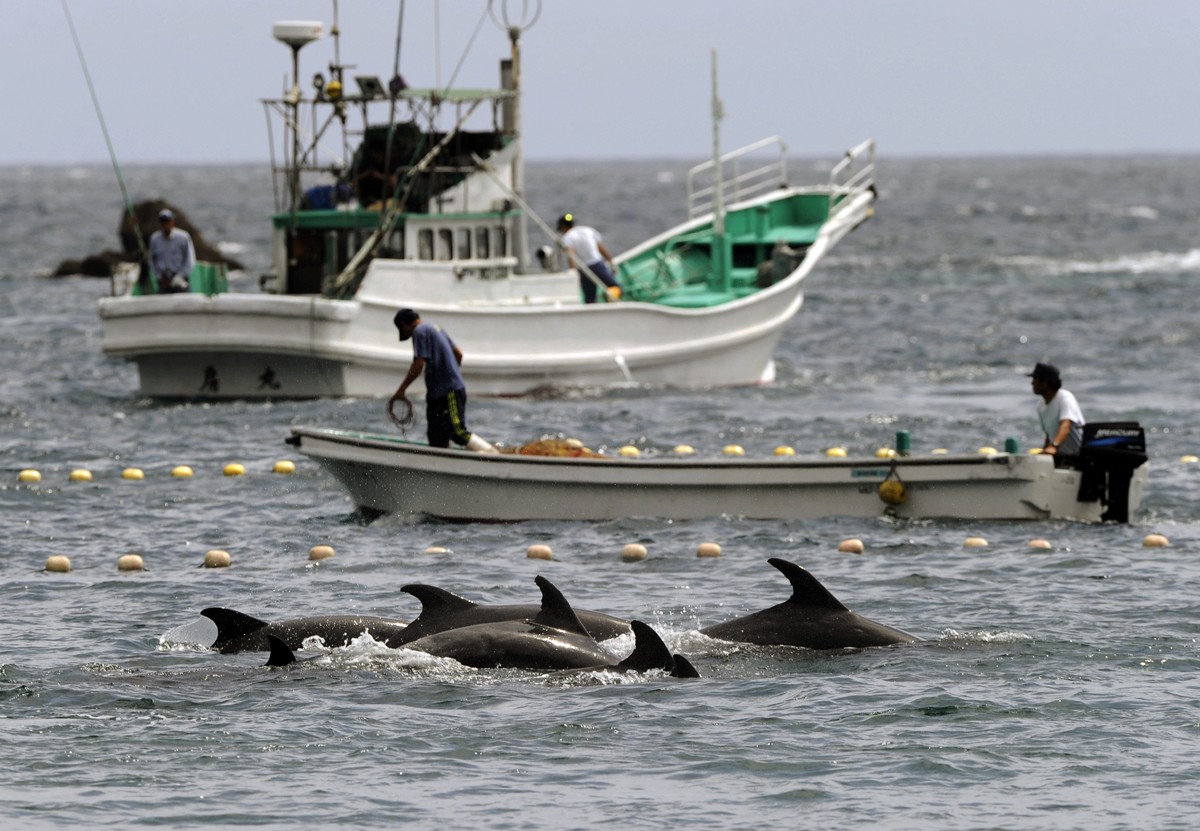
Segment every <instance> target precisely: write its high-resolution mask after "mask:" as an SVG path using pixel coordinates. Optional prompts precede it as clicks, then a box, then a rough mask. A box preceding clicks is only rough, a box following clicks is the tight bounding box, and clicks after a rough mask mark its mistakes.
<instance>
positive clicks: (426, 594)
mask: <svg viewBox="0 0 1200 831" xmlns="http://www.w3.org/2000/svg"><path fill="white" fill-rule="evenodd" d="M400 591H402V592H407V593H408V594H411V595H412V596H413V597H415V598H416V599H417V600H419V601H421V614H419V615H417V619H416V620H414V621H413V622H412V623H410V624H409V625H408V629H407V630H405V633H404V636H403V637H402V638H401V639H400V642H399V643H397V644H395V646H400V645H402V644H406V643H411V642H412V641H415V640H416V639H417V638H423V637H425V636H426V635H432V634H435V633H437V632H443V631H445V630H446V629H455V628H457V627H459V626H464V625H470V623H476V622H477V621H474V620H471V621H467V620H465V618H466V617H468V616H470V615H471V613H472V612H474V611H475V610H476V609H478V608H479V604H478V603H474V602H472V601H470V600H467V598H465V597H462V596H460V595H457V594H455V593H454V592H448V591H446V590H445V589H439V588H438V587H437V586H428V585H425V584H424V583H409V584H408V585H406V586H401V587H400Z"/></svg>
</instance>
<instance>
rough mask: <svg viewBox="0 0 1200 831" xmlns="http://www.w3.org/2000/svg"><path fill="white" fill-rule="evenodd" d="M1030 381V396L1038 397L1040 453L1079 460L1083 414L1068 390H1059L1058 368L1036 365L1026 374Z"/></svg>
mask: <svg viewBox="0 0 1200 831" xmlns="http://www.w3.org/2000/svg"><path fill="white" fill-rule="evenodd" d="M1029 377H1030V378H1032V379H1033V394H1034V395H1037V396H1041V399H1042V400H1041V401H1039V402H1038V405H1037V413H1038V420H1040V421H1041V423H1042V432H1044V433H1045V434H1046V443H1045V444H1044V445H1042V452H1043V453H1048V454H1050V455H1051V456H1078V455H1079V450H1080V448H1081V447H1082V445H1083V425H1084V420H1083V410H1081V409H1079V402H1078V401H1076V400H1075V396H1074V395H1072V394H1071V392H1070V391H1069V390H1064V389H1063V388H1062V377H1061V376H1060V375H1059V373H1058V367H1056V366H1054V365H1053V364H1043V363H1039V364H1037V365H1036V366H1034V368H1033V372H1031V373H1029Z"/></svg>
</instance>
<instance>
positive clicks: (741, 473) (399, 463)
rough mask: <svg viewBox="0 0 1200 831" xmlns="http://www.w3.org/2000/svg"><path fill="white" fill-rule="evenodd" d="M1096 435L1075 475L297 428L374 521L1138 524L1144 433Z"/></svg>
mask: <svg viewBox="0 0 1200 831" xmlns="http://www.w3.org/2000/svg"><path fill="white" fill-rule="evenodd" d="M1089 430H1090V433H1089V437H1090V438H1091V439H1092V441H1093V444H1092V446H1091V448H1090V449H1089V450H1087V451H1085V455H1084V456H1081V457H1080V459H1079V463H1078V464H1077V465H1076V466H1074V467H1056V466H1055V463H1054V459H1053V458H1052V457H1050V456H1046V455H1030V454H1020V453H1016V452H996V453H987V454H974V455H928V456H919V457H918V456H904V455H896V456H892V457H890V458H824V457H822V458H816V459H809V458H800V457H797V456H777V457H772V458H769V459H748V458H746V457H722V458H718V459H700V458H694V457H674V456H670V455H667V456H658V457H646V456H642V457H638V458H625V457H619V456H618V457H603V456H601V457H596V456H589V457H569V456H567V457H561V456H543V455H525V454H523V453H500V454H484V453H474V452H471V451H467V450H458V449H440V448H432V447H429V446H428V445H423V444H417V443H414V442H410V441H405V440H403V439H400V438H394V437H391V436H383V435H374V434H369V433H360V432H354V431H349V430H333V429H326V428H314V427H294V428H292V435H291V437H290V438H289V439H288V441H289V443H291V444H293V445H295V446H296V447H297V448H298V449H299V451H300V452H301V453H303V454H304V455H306V456H309V457H311V458H313V459H315V460H316V461H317V462H319V463H320V464H321V466H322V467H324V468H325V469H326V470H327V471H329V472H330V473H332V474H333V476H334V478H336V479H337V480H338V481H339V482H340V483H341V484H342V485H343V486H344V487H345V489H346V490H347V491H348V492H349V494H350V497H351V500H352V501H353V503H354V505H355V506H356V508H357V509H358V510H359V511H360V512H361V513H362V514H363V515H365V516H367V517H371V516H378V515H380V514H385V513H392V514H404V515H424V516H428V517H436V518H440V519H448V520H458V521H493V522H496V521H499V522H503V521H518V520H532V519H552V520H554V519H557V520H567V519H571V520H607V519H617V518H621V517H632V516H653V517H662V518H667V519H697V518H701V517H713V516H723V515H724V516H740V517H747V518H752V519H818V518H822V517H831V516H851V517H880V516H894V517H901V518H929V519H933V518H954V519H979V520H984V519H1043V520H1044V519H1070V520H1079V521H1083V522H1098V521H1101V520H1105V519H1108V520H1113V521H1120V522H1124V521H1128V518H1129V516H1130V514H1132V513H1134V512H1136V511H1137V509H1138V508H1139V506H1140V505H1141V500H1142V492H1143V489H1144V487H1145V484H1146V479H1147V475H1148V471H1149V464H1148V462H1147V458H1146V455H1145V452H1144V449H1145V444H1144V441H1145V440H1144V436H1143V434H1142V430H1141V428H1140V427H1138V426H1137V425H1136V424H1129V423H1124V422H1120V423H1114V424H1101V425H1089ZM1114 443H1116V444H1118V445H1119V447H1117V448H1113V447H1111V445H1112V444H1114Z"/></svg>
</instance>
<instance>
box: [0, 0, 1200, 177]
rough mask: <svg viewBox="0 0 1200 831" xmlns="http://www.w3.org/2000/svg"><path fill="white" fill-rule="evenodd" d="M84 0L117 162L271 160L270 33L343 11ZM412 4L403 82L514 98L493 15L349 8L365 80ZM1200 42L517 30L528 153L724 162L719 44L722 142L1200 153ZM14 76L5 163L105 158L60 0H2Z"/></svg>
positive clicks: (1059, 27) (1168, 27)
mask: <svg viewBox="0 0 1200 831" xmlns="http://www.w3.org/2000/svg"><path fill="white" fill-rule="evenodd" d="M66 2H67V8H68V9H69V11H70V14H71V17H72V18H73V20H74V23H75V28H76V31H77V33H78V36H79V39H80V42H81V46H82V51H83V55H84V58H85V60H86V64H87V68H88V70H89V72H90V75H91V78H92V81H93V83H94V86H95V90H96V96H97V98H98V100H99V108H100V111H101V112H102V114H103V118H104V121H105V123H106V124H107V127H108V131H109V133H110V135H111V138H112V144H113V149H114V152H115V154H116V156H117V159H118V161H119V162H120V163H121V164H131V163H185V164H186V163H207V162H222V163H224V162H266V161H267V159H268V136H267V128H266V119H265V116H264V114H263V110H262V105H261V104H260V99H262V98H266V97H276V96H278V95H279V94H280V93H281V91H282V90H283V88H284V86H285V83H286V82H287V81H288V79H289V77H290V74H291V54H290V51H289V50H288V48H287V47H285V46H283V45H282V44H280V43H278V42H276V41H274V40H273V39H272V37H271V25H272V23H274V22H276V21H280V20H318V21H322V22H324V23H325V25H326V31H327V32H328V30H329V26H330V24H331V23H332V20H333V8H334V5H335V4H334V2H333V0H66ZM401 5H403V8H404V28H403V34H402V36H401V40H400V44H401V50H400V51H401V56H400V71H401V74H402V75H403V76H404V77H405V79H406V80H407V81H408V83H409V84H411V85H412V86H427V85H429V86H432V85H436V84H442V85H444V84H446V83H447V82H449V81H450V79H451V78H452V77H453V78H455V79H456V81H457V83H458V84H459V85H464V86H488V87H490V86H495V85H496V83H497V81H496V78H497V75H498V69H497V63H498V61H499V59H500V58H501V57H504V56H506V55H507V53H508V48H509V47H508V39H507V36H506V35H505V34H504V32H502V31H501V29H500V28H499V27H498V26H497V25H496V24H495V23H494V22H493V21H492V20H491V19H490V18H489V17H488V16H487V3H486V1H485V0H405V2H403V4H401V3H400V2H398V0H396V1H394V2H384V0H340V2H339V3H337V8H338V12H339V21H338V22H339V27H340V30H341V33H342V35H341V39H340V52H341V59H342V62H343V63H346V64H355V65H356V68H355V69H352V70H350V71H349V73H348V74H349V75H350V76H353V75H354V74H367V75H377V76H379V77H381V78H383V79H384V80H385V81H386V79H387V78H388V77H390V76H391V74H392V65H393V60H394V54H395V45H396V33H397V19H398V13H399V9H400V7H401ZM505 5H507V8H508V11H509V13H510V16H514V17H518V18H519V16H520V15H521V13H522V11H525V10H528V11H529V12H533V11H536V9H537V7H538V4H537V2H536V0H525V1H524V2H522V0H510V2H509V3H507V4H504V3H501V2H499V0H495V2H494V3H493V11H495V12H496V13H497V14H499V13H500V11H501V10H502V8H503V7H504V6H505ZM481 21H482V25H481V26H480V23H481ZM472 38H474V44H473V46H472V47H471V48H470V50H469V52H468V51H467V47H468V44H470V43H471V41H472ZM1198 41H1200V2H1197V0H1136V1H1135V0H1002V1H1001V2H996V1H994V0H993V2H985V1H984V0H738V1H737V2H716V0H544V2H543V3H542V4H541V8H540V15H539V16H538V18H537V20H536V21H535V22H534V24H533V25H532V27H531V28H529V29H528V30H527V31H525V33H524V34H523V36H522V39H521V53H522V66H523V86H524V91H525V92H524V97H523V99H522V101H523V103H522V108H523V118H524V133H525V155H526V158H527V159H530V160H569V159H608V158H614V159H638V158H646V159H666V158H669V159H703V158H706V157H708V156H709V155H711V148H712V127H711V120H710V119H711V104H710V101H711V83H712V80H711V79H712V72H711V53H712V51H713V50H714V49H715V50H716V51H717V53H718V63H719V85H720V97H721V100H722V102H723V105H724V110H725V116H726V117H725V119H724V120H723V121H722V123H721V144H722V148H723V149H732V148H734V147H737V146H741V145H744V144H748V143H750V142H753V141H756V140H758V139H760V138H764V137H767V136H771V135H776V134H778V135H781V136H782V137H783V138H784V139H785V141H786V142H787V145H788V148H789V151H790V153H791V154H793V155H796V156H815V157H827V156H829V155H830V154H834V155H837V154H840V153H841V152H842V151H843V150H844V149H846V148H849V147H851V146H853V145H856V144H857V143H858V142H859V141H861V140H863V139H865V138H868V137H870V138H874V139H875V140H876V142H877V144H878V150H879V153H880V155H881V156H888V155H891V156H905V157H940V156H995V155H1073V154H1129V153H1197V152H1200V106H1197V104H1198V103H1200V58H1198V57H1197V49H1196V43H1197V42H1198ZM464 52H466V53H467V56H466V57H465V58H463V55H464ZM332 58H333V41H332V39H331V38H329V37H328V36H327V37H326V38H324V39H323V40H321V41H318V42H317V43H314V44H310V45H309V46H306V47H305V48H304V50H302V52H301V69H300V76H301V78H302V79H303V83H304V86H305V89H306V90H307V89H308V88H309V87H308V79H310V78H311V77H312V75H313V74H314V73H315V72H318V71H324V72H325V74H326V76H328V71H327V64H328V63H329V62H330V61H331V60H332ZM0 67H3V70H4V72H3V77H5V78H6V79H7V82H6V84H5V93H4V98H5V106H4V115H3V116H2V117H0V118H2V120H0V125H2V126H0V165H14V164H17V165H23V164H89V163H108V161H109V156H108V150H107V147H106V144H105V141H104V135H103V132H102V131H101V127H100V121H99V119H98V117H97V113H96V108H95V107H94V105H93V103H92V99H91V97H90V95H89V93H88V87H87V83H86V81H85V77H84V73H83V70H82V69H81V66H80V60H79V57H78V55H77V53H76V50H75V46H74V44H73V41H72V38H71V34H70V29H69V28H68V25H67V18H66V14H65V13H64V8H63V2H62V0H0ZM456 67H460V68H458V69H457V70H456Z"/></svg>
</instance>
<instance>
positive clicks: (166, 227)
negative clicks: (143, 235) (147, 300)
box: [150, 208, 196, 294]
mask: <svg viewBox="0 0 1200 831" xmlns="http://www.w3.org/2000/svg"><path fill="white" fill-rule="evenodd" d="M158 223H159V225H160V226H161V227H160V228H159V229H158V230H157V231H155V232H154V233H153V234H151V235H150V267H151V268H153V269H154V273H155V274H157V275H158V290H159V292H160V293H161V294H171V293H172V292H177V291H187V290H188V285H189V283H188V281H189V279H190V278H191V276H192V267H193V266H194V265H195V264H196V249H195V248H194V247H193V246H192V237H191V234H189V233H188V232H187V231H185V230H183V229H182V228H176V227H175V214H173V213H172V212H171V211H169V210H167V209H165V208H164V209H163V210H161V211H159V212H158Z"/></svg>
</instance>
